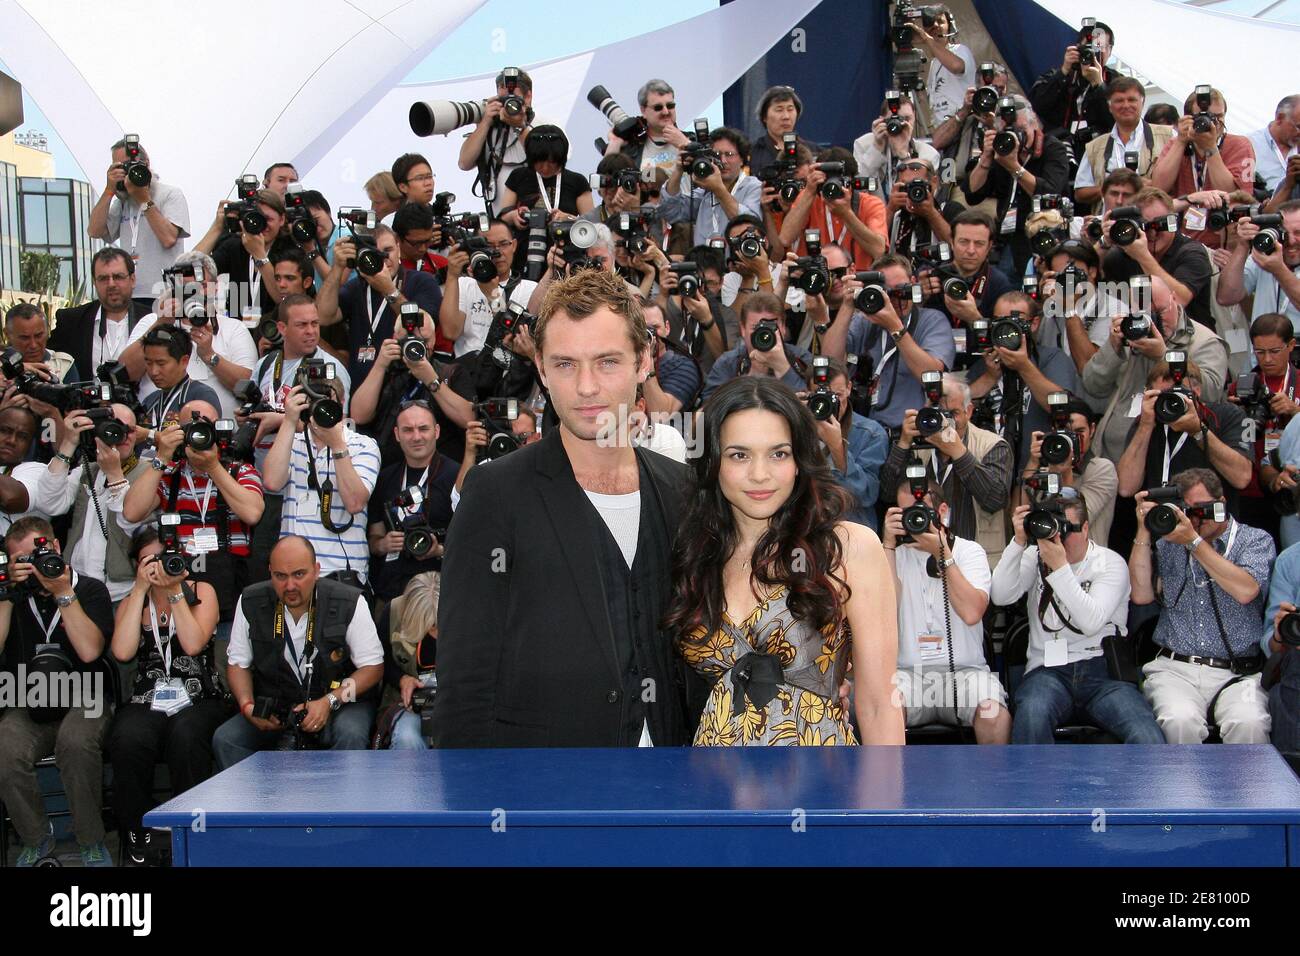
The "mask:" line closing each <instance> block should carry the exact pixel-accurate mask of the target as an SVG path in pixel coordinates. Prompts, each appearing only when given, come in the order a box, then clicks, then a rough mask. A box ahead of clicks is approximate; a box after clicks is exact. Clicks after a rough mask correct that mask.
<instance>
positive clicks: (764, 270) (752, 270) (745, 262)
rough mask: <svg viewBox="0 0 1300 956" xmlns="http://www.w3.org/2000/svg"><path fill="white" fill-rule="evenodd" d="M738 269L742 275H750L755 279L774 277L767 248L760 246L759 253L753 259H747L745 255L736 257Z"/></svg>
mask: <svg viewBox="0 0 1300 956" xmlns="http://www.w3.org/2000/svg"><path fill="white" fill-rule="evenodd" d="M736 271H737V272H739V273H740V274H741V275H742V276H748V277H750V278H753V279H760V280H761V279H768V280H770V279H771V278H772V263H771V262H769V261H768V258H767V249H765V248H763V247H761V246H760V247H759V253H758V255H756V256H754V258H752V259H746V258H745V257H744V256H739V255H738V256H737V257H736Z"/></svg>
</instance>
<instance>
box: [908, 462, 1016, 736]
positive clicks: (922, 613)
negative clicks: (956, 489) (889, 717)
mask: <svg viewBox="0 0 1300 956" xmlns="http://www.w3.org/2000/svg"><path fill="white" fill-rule="evenodd" d="M922 471H923V472H924V468H922ZM918 477H919V478H920V481H921V483H922V484H924V485H925V486H926V493H925V495H924V496H923V497H922V498H921V499H919V500H918V499H917V498H916V497H915V495H914V494H913V493H912V490H911V485H910V484H909V483H904V484H900V485H899V488H898V502H897V507H894V508H890V509H889V510H888V511H887V512H885V526H884V545H885V554H886V555H887V556H888V559H889V563H890V566H891V567H892V568H893V570H894V585H895V589H896V590H897V591H898V672H897V673H896V674H895V677H894V682H895V686H896V687H897V688H898V692H899V693H900V694H901V695H902V700H903V708H904V714H905V719H906V723H907V726H908V727H920V726H924V725H926V724H949V725H960V726H962V727H972V728H973V729H974V731H975V741H976V743H981V744H1005V743H1008V742H1010V740H1011V714H1010V713H1009V712H1008V711H1007V707H1006V703H1007V695H1006V691H1004V690H1003V689H1002V684H1001V682H1000V681H999V680H998V678H997V675H996V674H994V673H993V672H992V671H991V670H989V665H988V662H987V661H986V660H985V658H984V612H985V611H986V610H987V609H988V606H989V585H990V582H991V580H992V578H991V575H990V572H989V562H988V558H987V557H986V556H985V554H984V549H983V548H981V547H980V546H979V545H978V544H976V543H975V542H974V541H968V540H966V539H965V538H958V537H956V536H955V535H953V534H951V533H950V532H949V531H948V528H947V525H948V503H947V502H946V501H943V499H942V497H941V495H940V493H939V486H938V485H937V484H935V483H934V481H933V480H930V479H927V478H926V477H924V476H918ZM918 490H919V488H918ZM936 502H937V504H938V507H937V508H936ZM914 505H922V506H924V507H926V508H929V509H930V511H931V515H930V516H929V517H930V518H931V524H930V525H929V527H928V528H927V530H926V531H925V532H924V533H922V534H908V532H907V530H906V529H905V528H904V525H903V509H904V508H909V507H912V506H914ZM936 519H937V520H936ZM941 535H942V538H941V537H940V536H941Z"/></svg>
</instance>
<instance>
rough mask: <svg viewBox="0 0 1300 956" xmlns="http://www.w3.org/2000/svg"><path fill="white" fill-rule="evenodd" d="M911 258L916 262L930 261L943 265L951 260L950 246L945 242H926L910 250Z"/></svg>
mask: <svg viewBox="0 0 1300 956" xmlns="http://www.w3.org/2000/svg"><path fill="white" fill-rule="evenodd" d="M912 258H913V259H914V260H915V261H917V262H930V263H934V264H935V265H944V264H945V263H948V262H952V246H950V245H948V243H946V242H928V243H926V244H925V245H923V246H917V247H916V248H915V249H913V250H912Z"/></svg>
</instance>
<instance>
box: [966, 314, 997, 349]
mask: <svg viewBox="0 0 1300 956" xmlns="http://www.w3.org/2000/svg"><path fill="white" fill-rule="evenodd" d="M989 325H990V323H989V320H988V319H976V320H975V321H973V322H971V324H970V325H968V326H966V354H967V355H968V356H971V355H981V354H983V353H984V352H987V351H988V350H989V349H991V348H993V336H992V334H991V332H990V329H989Z"/></svg>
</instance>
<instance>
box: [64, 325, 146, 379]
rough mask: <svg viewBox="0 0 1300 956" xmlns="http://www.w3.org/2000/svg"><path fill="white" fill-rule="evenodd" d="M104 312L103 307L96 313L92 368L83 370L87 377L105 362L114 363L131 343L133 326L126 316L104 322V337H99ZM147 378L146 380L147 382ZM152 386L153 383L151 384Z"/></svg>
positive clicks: (91, 359) (91, 342)
mask: <svg viewBox="0 0 1300 956" xmlns="http://www.w3.org/2000/svg"><path fill="white" fill-rule="evenodd" d="M103 313H104V310H103V308H102V307H101V308H100V310H99V311H98V312H96V313H95V322H94V326H93V328H94V332H93V334H92V338H91V340H90V366H91V367H90V368H88V369H81V370H79V371H82V372H84V373H85V374H86V375H93V374H95V369H97V368H99V367H100V366H101V365H103V364H104V363H105V362H114V361H116V360H117V359H118V357H119V356H121V354H122V350H123V349H125V348H126V347H127V345H128V344H129V343H130V341H131V326H130V324H129V323H128V322H127V317H126V316H125V315H124V316H122V318H120V319H116V320H114V319H109V320H107V321H106V322H104V337H103V338H102V339H101V338H100V337H99V323H100V320H101V318H102V317H103ZM147 378H148V377H147V376H146V380H147ZM151 384H152V383H151Z"/></svg>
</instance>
